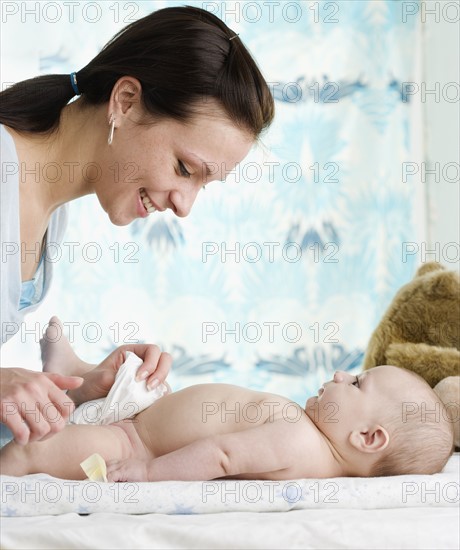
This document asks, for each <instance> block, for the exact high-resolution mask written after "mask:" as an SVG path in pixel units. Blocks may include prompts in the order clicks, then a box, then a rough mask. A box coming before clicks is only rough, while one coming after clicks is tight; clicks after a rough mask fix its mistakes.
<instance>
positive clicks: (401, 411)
mask: <svg viewBox="0 0 460 550" xmlns="http://www.w3.org/2000/svg"><path fill="white" fill-rule="evenodd" d="M305 410H306V412H307V414H308V416H309V417H310V418H311V420H313V422H314V423H315V424H316V426H317V428H318V429H319V430H320V431H321V432H322V434H323V435H324V436H325V437H326V438H327V440H328V442H329V443H330V445H331V446H332V447H333V452H334V454H336V455H337V457H338V459H339V461H341V462H342V463H343V466H344V470H345V471H347V472H348V473H347V474H346V475H357V476H372V477H374V476H387V475H402V474H432V473H436V472H439V471H441V470H442V468H443V467H444V466H445V464H446V462H447V460H448V459H449V457H450V455H451V454H452V452H453V450H454V446H453V426H452V422H451V421H449V417H448V415H447V411H446V409H445V407H444V405H443V403H442V402H441V401H440V400H439V398H438V396H437V395H436V394H435V392H434V391H433V390H432V389H431V388H430V386H429V385H428V384H427V383H426V382H425V380H423V378H421V377H420V376H418V375H417V374H415V373H413V372H411V371H408V370H406V369H402V368H398V367H393V366H390V365H384V366H380V367H375V368H373V369H370V370H368V371H366V372H364V373H361V374H359V375H358V376H353V375H351V374H349V373H346V372H343V371H338V372H336V373H335V374H334V379H333V380H331V381H330V382H326V384H324V385H323V387H322V388H320V390H319V395H318V396H315V397H311V398H310V399H309V400H308V401H307V405H306V408H305Z"/></svg>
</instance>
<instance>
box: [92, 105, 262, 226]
mask: <svg viewBox="0 0 460 550" xmlns="http://www.w3.org/2000/svg"><path fill="white" fill-rule="evenodd" d="M133 119H134V120H136V119H135V117H128V116H123V115H122V116H121V117H119V119H118V120H117V117H115V131H114V136H113V142H112V144H111V145H110V146H109V145H106V147H105V148H104V152H103V159H101V160H103V166H104V176H103V177H102V178H101V180H100V181H99V182H97V183H95V184H94V190H95V192H96V194H97V196H98V199H99V201H100V203H101V206H102V207H103V209H104V210H105V211H106V212H107V214H108V216H109V218H110V220H111V222H112V223H114V224H115V225H127V224H129V223H131V222H132V221H133V220H135V219H136V218H143V217H147V216H149V215H153V216H158V211H162V210H166V209H167V208H170V209H171V210H173V212H174V213H175V214H176V215H177V216H180V217H183V216H187V215H188V214H189V212H190V210H191V208H192V206H193V203H194V202H195V199H196V196H197V194H198V192H199V191H200V189H202V187H203V185H205V184H206V183H208V182H210V181H214V180H224V179H225V177H226V175H227V174H228V172H230V171H231V170H233V168H234V167H235V166H236V164H237V163H239V162H241V161H242V160H243V159H244V157H245V156H246V155H247V154H248V153H249V150H250V149H251V147H252V145H253V143H254V140H253V139H251V138H250V137H249V136H248V134H247V133H246V132H243V131H242V130H241V129H239V128H237V127H236V126H234V125H233V124H232V123H231V122H230V121H228V120H227V119H225V118H224V117H216V116H206V115H204V114H200V115H196V116H195V117H194V118H193V121H192V122H191V123H189V124H183V123H180V122H177V121H175V120H172V119H165V120H160V121H159V122H157V123H155V124H154V125H150V126H141V125H138V124H135V122H133ZM108 131H109V126H107V136H108V133H109V132H108ZM141 194H142V196H145V194H146V195H147V197H148V198H149V199H150V202H151V203H152V205H153V207H154V208H156V209H157V211H155V212H153V213H151V214H149V213H148V212H147V210H146V209H145V207H144V206H143V203H142V201H141ZM149 210H150V208H149Z"/></svg>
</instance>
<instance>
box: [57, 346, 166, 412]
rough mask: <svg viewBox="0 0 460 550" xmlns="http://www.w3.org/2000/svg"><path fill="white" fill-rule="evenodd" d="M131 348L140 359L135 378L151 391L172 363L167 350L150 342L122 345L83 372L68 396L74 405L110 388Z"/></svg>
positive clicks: (101, 393)
mask: <svg viewBox="0 0 460 550" xmlns="http://www.w3.org/2000/svg"><path fill="white" fill-rule="evenodd" d="M127 351H132V352H133V353H135V354H136V355H137V356H138V357H140V358H141V359H142V360H143V363H142V365H141V366H140V367H139V368H138V370H137V373H136V380H138V381H140V380H145V383H146V384H147V387H148V388H149V389H151V390H153V389H154V388H156V387H157V386H158V385H159V384H161V383H164V381H165V378H166V377H167V376H168V374H169V370H170V368H171V365H172V357H171V355H170V354H169V353H166V352H162V351H161V350H160V348H159V347H158V346H156V345H154V344H125V345H123V346H120V347H119V348H117V349H116V350H115V351H113V352H112V353H111V354H110V355H109V356H108V357H107V358H106V359H104V361H102V363H100V364H99V365H98V366H97V367H96V368H95V369H93V370H91V371H89V372H87V373H86V374H83V378H84V383H83V384H82V386H81V387H79V388H77V389H76V390H73V391H69V392H68V396H69V397H70V398H71V399H73V400H74V402H75V404H76V405H80V404H81V403H85V402H86V401H91V400H92V399H99V398H101V397H106V395H107V394H108V393H109V391H110V388H111V387H112V385H113V383H114V381H115V376H116V374H117V372H118V369H119V368H120V367H121V365H122V364H123V363H124V362H125V361H126V352H127Z"/></svg>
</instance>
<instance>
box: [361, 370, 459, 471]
mask: <svg viewBox="0 0 460 550" xmlns="http://www.w3.org/2000/svg"><path fill="white" fill-rule="evenodd" d="M404 370H406V369H404ZM407 372H410V374H412V375H413V376H414V377H416V379H417V380H414V384H413V385H411V387H410V389H409V391H408V399H407V401H404V402H402V403H401V401H400V400H399V402H398V407H396V410H395V408H393V407H390V408H389V409H390V412H389V413H388V414H387V416H386V417H385V419H384V420H383V421H382V425H383V427H384V428H385V429H386V430H387V431H388V433H389V436H390V442H389V445H388V447H387V448H386V449H385V450H384V451H383V456H382V457H381V458H380V459H378V460H377V462H376V463H375V464H374V465H373V467H372V469H371V472H370V474H369V475H370V476H371V477H379V476H394V475H405V474H435V473H438V472H440V471H441V470H442V469H443V468H444V466H445V465H446V463H447V461H448V460H449V458H450V456H451V455H452V453H453V452H454V429H453V424H452V420H450V418H449V415H448V413H447V409H446V407H445V405H444V403H443V402H442V401H441V400H440V399H439V397H438V396H437V395H436V393H435V392H434V391H433V389H432V388H431V387H430V386H429V385H428V383H427V382H426V381H425V380H424V379H423V378H422V377H421V376H419V375H418V374H416V373H414V372H412V371H407ZM398 409H399V410H398Z"/></svg>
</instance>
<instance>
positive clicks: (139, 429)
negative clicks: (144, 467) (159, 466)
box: [106, 415, 153, 460]
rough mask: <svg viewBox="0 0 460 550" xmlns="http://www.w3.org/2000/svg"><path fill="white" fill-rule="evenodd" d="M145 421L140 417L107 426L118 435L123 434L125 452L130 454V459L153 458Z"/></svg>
mask: <svg viewBox="0 0 460 550" xmlns="http://www.w3.org/2000/svg"><path fill="white" fill-rule="evenodd" d="M144 420H145V419H143V418H139V415H137V416H135V417H134V418H130V419H126V420H122V421H121V422H115V423H114V424H110V425H108V426H106V427H107V428H111V429H113V430H114V431H115V432H117V433H118V434H121V433H122V434H123V438H124V443H125V450H127V452H129V455H130V457H133V458H139V459H141V460H143V459H149V458H153V455H152V453H151V451H150V448H149V447H150V446H149V442H148V441H147V440H146V437H145V436H144V434H146V433H148V431H147V430H146V428H147V427H146V426H145V425H144V424H145V422H144Z"/></svg>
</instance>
